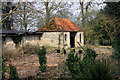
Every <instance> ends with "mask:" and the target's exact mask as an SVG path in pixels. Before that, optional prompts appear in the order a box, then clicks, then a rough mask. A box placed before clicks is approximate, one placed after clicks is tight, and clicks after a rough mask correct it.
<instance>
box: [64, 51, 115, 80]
mask: <svg viewBox="0 0 120 80" xmlns="http://www.w3.org/2000/svg"><path fill="white" fill-rule="evenodd" d="M86 52H87V54H84V55H83V60H82V59H81V56H79V55H78V54H75V53H73V52H71V53H69V54H68V58H67V60H66V65H67V67H68V70H69V71H70V74H71V75H72V77H73V78H75V79H78V78H80V79H82V80H89V79H90V80H98V79H99V80H111V79H112V78H113V76H112V73H111V68H110V65H109V63H107V61H106V60H105V59H102V60H96V59H95V58H96V52H95V51H94V50H92V49H86Z"/></svg>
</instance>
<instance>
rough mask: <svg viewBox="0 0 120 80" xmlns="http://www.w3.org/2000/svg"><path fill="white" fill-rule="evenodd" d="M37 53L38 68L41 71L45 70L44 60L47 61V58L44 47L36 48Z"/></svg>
mask: <svg viewBox="0 0 120 80" xmlns="http://www.w3.org/2000/svg"><path fill="white" fill-rule="evenodd" d="M37 54H38V57H39V64H40V66H39V70H40V71H41V72H45V71H46V67H47V65H46V61H47V58H46V48H44V47H42V49H40V48H38V50H37Z"/></svg>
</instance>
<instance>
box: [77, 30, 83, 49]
mask: <svg viewBox="0 0 120 80" xmlns="http://www.w3.org/2000/svg"><path fill="white" fill-rule="evenodd" d="M80 34H81V41H80ZM77 42H79V43H80V45H81V46H84V33H83V32H77V34H76V36H75V47H79V45H78V43H77Z"/></svg>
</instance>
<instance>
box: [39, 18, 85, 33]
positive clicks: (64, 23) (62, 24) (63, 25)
mask: <svg viewBox="0 0 120 80" xmlns="http://www.w3.org/2000/svg"><path fill="white" fill-rule="evenodd" d="M42 31H70V32H76V31H83V30H82V29H81V28H80V27H78V26H77V25H76V24H74V23H72V22H71V21H70V20H69V19H67V18H64V19H63V18H57V17H54V19H52V20H51V21H50V22H49V23H48V24H46V25H44V26H42V27H41V28H40V29H38V30H37V32H42Z"/></svg>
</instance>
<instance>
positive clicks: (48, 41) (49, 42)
mask: <svg viewBox="0 0 120 80" xmlns="http://www.w3.org/2000/svg"><path fill="white" fill-rule="evenodd" d="M63 34H64V35H65V34H67V37H66V41H65V40H64V44H67V46H69V47H70V40H69V32H44V33H43V35H42V38H41V40H40V41H39V43H40V44H41V45H42V46H52V47H59V40H60V47H62V46H63V39H64V38H63Z"/></svg>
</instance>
